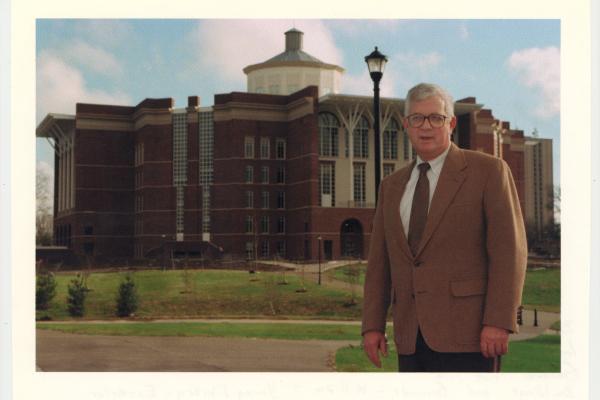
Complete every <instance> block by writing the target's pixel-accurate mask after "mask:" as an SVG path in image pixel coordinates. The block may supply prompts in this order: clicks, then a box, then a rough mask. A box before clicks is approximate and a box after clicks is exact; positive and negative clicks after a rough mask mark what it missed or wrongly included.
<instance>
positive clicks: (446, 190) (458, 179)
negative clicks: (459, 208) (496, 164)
mask: <svg viewBox="0 0 600 400" xmlns="http://www.w3.org/2000/svg"><path fill="white" fill-rule="evenodd" d="M466 167H467V163H466V161H465V158H464V155H463V153H462V151H461V150H460V149H459V148H458V147H457V146H456V145H455V144H454V143H452V144H451V145H450V150H449V151H448V155H447V156H446V160H445V162H444V166H443V167H442V170H441V172H440V177H439V179H438V183H437V186H436V189H435V193H434V194H433V198H432V200H431V206H430V207H429V214H428V216H427V222H426V223H425V230H424V231H423V236H422V237H421V243H420V245H419V250H417V254H416V255H415V257H417V256H418V255H419V254H420V253H421V252H422V251H423V248H424V247H425V246H426V245H427V242H428V241H429V239H430V238H431V235H433V233H434V232H435V229H436V228H437V226H438V224H439V223H440V220H441V219H442V216H443V215H444V213H445V212H446V209H447V208H448V206H449V205H450V203H451V202H452V199H454V196H455V195H456V192H458V189H459V188H460V187H461V185H462V184H463V182H464V180H465V177H466V175H465V171H464V169H465V168H466Z"/></svg>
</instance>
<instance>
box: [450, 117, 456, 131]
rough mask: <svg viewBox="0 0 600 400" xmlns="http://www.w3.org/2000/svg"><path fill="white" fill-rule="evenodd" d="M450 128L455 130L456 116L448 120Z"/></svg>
mask: <svg viewBox="0 0 600 400" xmlns="http://www.w3.org/2000/svg"><path fill="white" fill-rule="evenodd" d="M450 128H451V129H454V128H456V116H454V117H452V119H451V120H450Z"/></svg>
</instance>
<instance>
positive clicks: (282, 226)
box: [277, 215, 285, 233]
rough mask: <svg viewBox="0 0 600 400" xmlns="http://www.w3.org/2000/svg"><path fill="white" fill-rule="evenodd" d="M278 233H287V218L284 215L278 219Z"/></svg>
mask: <svg viewBox="0 0 600 400" xmlns="http://www.w3.org/2000/svg"><path fill="white" fill-rule="evenodd" d="M277 233H285V217H284V216H283V215H282V216H280V217H279V218H278V219H277Z"/></svg>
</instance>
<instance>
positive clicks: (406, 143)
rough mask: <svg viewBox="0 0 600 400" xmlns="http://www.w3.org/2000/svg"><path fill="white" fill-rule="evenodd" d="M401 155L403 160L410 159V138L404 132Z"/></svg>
mask: <svg viewBox="0 0 600 400" xmlns="http://www.w3.org/2000/svg"><path fill="white" fill-rule="evenodd" d="M402 142H403V144H402V156H403V158H404V161H408V160H410V140H409V138H408V134H407V133H406V132H402Z"/></svg>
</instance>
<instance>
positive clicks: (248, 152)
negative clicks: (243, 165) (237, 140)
mask: <svg viewBox="0 0 600 400" xmlns="http://www.w3.org/2000/svg"><path fill="white" fill-rule="evenodd" d="M244 157H245V158H254V137H252V136H246V138H245V139H244Z"/></svg>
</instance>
